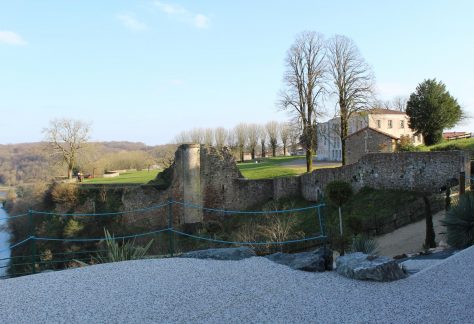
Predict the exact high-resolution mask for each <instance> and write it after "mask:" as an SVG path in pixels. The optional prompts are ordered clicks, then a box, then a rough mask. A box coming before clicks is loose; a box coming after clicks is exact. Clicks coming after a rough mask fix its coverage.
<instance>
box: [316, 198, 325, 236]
mask: <svg viewBox="0 0 474 324" xmlns="http://www.w3.org/2000/svg"><path fill="white" fill-rule="evenodd" d="M322 207H323V208H321V209H318V212H319V221H320V224H321V235H323V236H326V230H325V224H324V212H323V210H324V207H326V205H325V204H323V205H322Z"/></svg>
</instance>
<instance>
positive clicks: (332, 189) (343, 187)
mask: <svg viewBox="0 0 474 324" xmlns="http://www.w3.org/2000/svg"><path fill="white" fill-rule="evenodd" d="M352 193H353V192H352V187H351V185H350V184H349V183H347V182H345V181H333V182H330V183H329V184H328V185H327V186H326V197H327V198H328V199H329V202H330V203H331V204H333V205H335V206H338V207H340V206H342V205H344V204H345V203H346V202H347V201H349V199H350V198H351V196H352Z"/></svg>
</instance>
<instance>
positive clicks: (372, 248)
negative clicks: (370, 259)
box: [351, 235, 377, 254]
mask: <svg viewBox="0 0 474 324" xmlns="http://www.w3.org/2000/svg"><path fill="white" fill-rule="evenodd" d="M351 251H352V252H362V253H365V254H376V253H377V241H375V240H374V239H371V238H370V237H368V236H365V235H356V236H354V237H353V238H352V244H351Z"/></svg>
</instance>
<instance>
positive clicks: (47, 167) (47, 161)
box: [0, 141, 176, 186]
mask: <svg viewBox="0 0 474 324" xmlns="http://www.w3.org/2000/svg"><path fill="white" fill-rule="evenodd" d="M175 149H176V145H173V144H166V145H157V146H148V145H146V144H144V143H141V142H127V141H112V142H90V143H88V146H87V148H86V149H85V150H84V151H83V152H82V154H81V155H80V156H79V158H78V161H77V170H79V171H81V172H84V173H91V174H92V173H95V174H101V173H103V172H104V170H107V169H110V170H112V169H130V168H134V169H143V168H146V167H147V166H149V165H155V164H160V163H162V161H163V159H165V158H169V156H170V154H172V153H174V151H175ZM64 174H65V168H64V167H63V166H62V165H61V160H60V159H58V157H53V156H52V155H51V152H50V151H49V148H48V145H47V143H45V142H35V143H20V144H6V145H2V144H0V186H1V185H6V186H15V185H19V184H23V183H33V182H38V181H48V180H50V179H52V178H54V177H56V176H62V175H64Z"/></svg>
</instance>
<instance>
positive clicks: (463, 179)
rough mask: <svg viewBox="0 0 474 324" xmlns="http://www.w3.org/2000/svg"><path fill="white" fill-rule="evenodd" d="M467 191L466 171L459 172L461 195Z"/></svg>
mask: <svg viewBox="0 0 474 324" xmlns="http://www.w3.org/2000/svg"><path fill="white" fill-rule="evenodd" d="M465 192H466V172H461V173H459V195H462V194H464V193H465Z"/></svg>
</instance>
